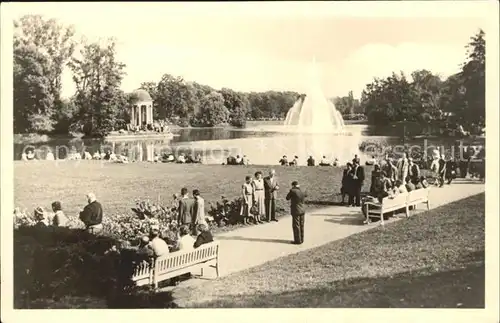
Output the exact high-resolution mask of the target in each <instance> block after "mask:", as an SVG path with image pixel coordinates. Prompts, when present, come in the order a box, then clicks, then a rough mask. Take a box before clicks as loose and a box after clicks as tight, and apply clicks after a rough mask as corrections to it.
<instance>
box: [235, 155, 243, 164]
mask: <svg viewBox="0 0 500 323" xmlns="http://www.w3.org/2000/svg"><path fill="white" fill-rule="evenodd" d="M241 160H242V158H241V157H240V155H236V158H235V160H234V162H235V165H241Z"/></svg>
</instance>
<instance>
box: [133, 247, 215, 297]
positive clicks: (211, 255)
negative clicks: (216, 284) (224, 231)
mask: <svg viewBox="0 0 500 323" xmlns="http://www.w3.org/2000/svg"><path fill="white" fill-rule="evenodd" d="M219 246H220V243H219V242H218V241H214V242H211V243H207V244H204V245H201V246H200V247H199V248H196V249H194V250H188V251H177V252H173V253H170V254H168V255H166V256H164V257H159V258H156V259H155V260H154V262H153V263H152V264H149V263H146V262H144V263H142V264H140V265H139V266H137V268H136V269H135V271H134V274H133V275H132V281H133V282H134V283H135V284H136V285H137V286H143V285H154V287H155V288H158V283H159V282H161V281H164V280H167V279H170V278H174V277H177V276H180V275H183V274H187V273H191V272H193V271H195V270H197V269H201V275H202V276H203V269H204V268H205V267H213V268H215V272H216V275H217V277H219Z"/></svg>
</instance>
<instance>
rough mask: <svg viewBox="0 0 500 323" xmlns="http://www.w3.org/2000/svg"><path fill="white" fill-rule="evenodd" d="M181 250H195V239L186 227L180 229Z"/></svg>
mask: <svg viewBox="0 0 500 323" xmlns="http://www.w3.org/2000/svg"><path fill="white" fill-rule="evenodd" d="M179 235H180V239H179V250H180V251H185V250H193V249H194V243H195V240H194V238H193V237H192V236H191V235H190V234H189V228H188V227H187V226H186V225H182V226H181V227H180V228H179Z"/></svg>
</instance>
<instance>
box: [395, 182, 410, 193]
mask: <svg viewBox="0 0 500 323" xmlns="http://www.w3.org/2000/svg"><path fill="white" fill-rule="evenodd" d="M394 191H395V192H396V193H397V194H403V193H408V191H407V190H406V186H405V185H404V184H403V182H402V181H401V180H399V179H398V180H396V183H395V184H394Z"/></svg>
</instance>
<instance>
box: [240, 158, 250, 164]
mask: <svg viewBox="0 0 500 323" xmlns="http://www.w3.org/2000/svg"><path fill="white" fill-rule="evenodd" d="M241 165H243V166H248V165H250V160H249V159H248V157H247V155H243V157H241Z"/></svg>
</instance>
